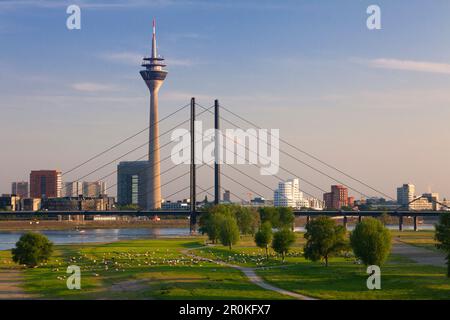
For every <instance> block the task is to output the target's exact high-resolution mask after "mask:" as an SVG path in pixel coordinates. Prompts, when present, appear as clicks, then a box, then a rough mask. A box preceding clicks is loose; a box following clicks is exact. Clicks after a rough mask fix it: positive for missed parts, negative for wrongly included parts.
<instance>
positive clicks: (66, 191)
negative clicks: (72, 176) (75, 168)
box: [61, 181, 83, 197]
mask: <svg viewBox="0 0 450 320" xmlns="http://www.w3.org/2000/svg"><path fill="white" fill-rule="evenodd" d="M82 194H83V184H82V183H81V182H80V181H73V182H65V183H64V187H63V189H62V192H61V195H62V196H63V197H78V196H79V195H82Z"/></svg>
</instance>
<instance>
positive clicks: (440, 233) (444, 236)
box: [434, 212, 450, 277]
mask: <svg viewBox="0 0 450 320" xmlns="http://www.w3.org/2000/svg"><path fill="white" fill-rule="evenodd" d="M435 228H436V233H435V235H434V237H435V239H436V241H438V242H439V243H438V244H436V247H437V248H438V249H441V250H443V251H444V252H445V253H446V254H447V257H446V260H447V277H450V212H445V213H441V214H440V216H439V223H438V224H436V226H435Z"/></svg>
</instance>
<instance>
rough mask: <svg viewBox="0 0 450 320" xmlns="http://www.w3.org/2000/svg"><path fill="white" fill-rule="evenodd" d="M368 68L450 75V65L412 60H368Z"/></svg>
mask: <svg viewBox="0 0 450 320" xmlns="http://www.w3.org/2000/svg"><path fill="white" fill-rule="evenodd" d="M369 66H371V67H373V68H383V69H391V70H405V71H416V72H430V73H440V74H450V64H448V63H437V62H430V61H413V60H398V59H385V58H380V59H373V60H370V61H369Z"/></svg>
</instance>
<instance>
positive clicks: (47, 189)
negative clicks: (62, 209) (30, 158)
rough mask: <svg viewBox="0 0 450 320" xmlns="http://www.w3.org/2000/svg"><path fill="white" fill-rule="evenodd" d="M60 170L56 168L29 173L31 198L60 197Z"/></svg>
mask: <svg viewBox="0 0 450 320" xmlns="http://www.w3.org/2000/svg"><path fill="white" fill-rule="evenodd" d="M61 187H62V182H61V172H60V171H58V170H38V171H31V173H30V197H31V198H43V197H47V198H57V197H61Z"/></svg>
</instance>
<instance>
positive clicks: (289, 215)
mask: <svg viewBox="0 0 450 320" xmlns="http://www.w3.org/2000/svg"><path fill="white" fill-rule="evenodd" d="M278 213H279V214H278V215H279V223H278V226H277V227H278V228H292V226H293V224H294V220H295V216H294V212H293V211H292V208H290V207H279V208H278Z"/></svg>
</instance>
